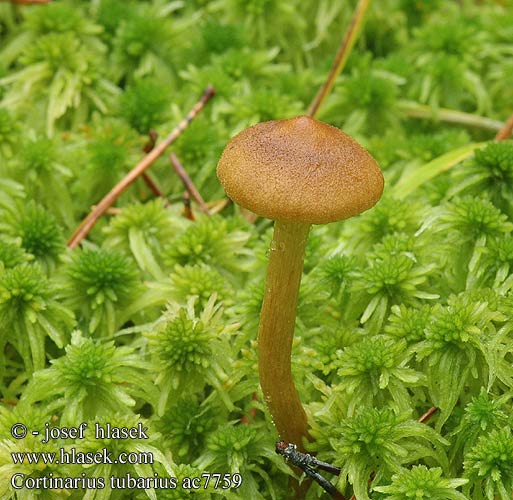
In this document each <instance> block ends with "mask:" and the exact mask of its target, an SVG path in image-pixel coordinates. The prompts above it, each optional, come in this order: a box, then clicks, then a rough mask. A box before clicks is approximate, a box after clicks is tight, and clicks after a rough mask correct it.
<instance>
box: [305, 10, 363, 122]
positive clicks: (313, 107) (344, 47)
mask: <svg viewBox="0 0 513 500" xmlns="http://www.w3.org/2000/svg"><path fill="white" fill-rule="evenodd" d="M370 3H371V0H359V2H358V5H357V6H356V8H355V10H354V13H353V18H352V19H351V24H350V25H349V28H348V29H347V32H346V34H345V35H344V38H343V39H342V42H341V44H340V47H339V49H338V51H337V54H336V56H335V60H334V61H333V64H332V65H331V69H330V72H329V73H328V77H327V78H326V81H325V82H324V84H323V86H322V87H321V88H320V89H319V92H317V95H316V96H315V98H314V100H313V101H312V104H310V107H309V108H308V116H311V117H312V118H315V115H316V114H317V112H318V111H319V108H320V107H321V104H322V103H323V102H324V100H325V99H326V97H327V96H328V95H329V93H330V92H331V89H332V88H333V85H334V84H335V80H336V79H337V76H338V75H339V74H340V72H341V71H342V69H343V68H344V66H345V64H346V62H347V58H348V57H349V54H350V53H351V49H352V48H353V46H354V43H355V41H356V39H357V37H358V35H359V34H360V31H361V27H362V25H363V21H364V19H365V13H366V12H367V9H368V8H369V5H370Z"/></svg>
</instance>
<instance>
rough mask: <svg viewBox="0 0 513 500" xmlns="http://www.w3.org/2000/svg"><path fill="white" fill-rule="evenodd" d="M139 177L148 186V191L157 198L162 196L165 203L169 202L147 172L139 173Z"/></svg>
mask: <svg viewBox="0 0 513 500" xmlns="http://www.w3.org/2000/svg"><path fill="white" fill-rule="evenodd" d="M141 177H142V178H143V180H144V182H145V183H146V185H147V186H148V187H149V188H150V191H151V192H152V193H153V194H154V195H155V196H156V197H157V198H163V199H164V200H165V202H166V205H169V202H168V201H167V200H166V195H165V194H164V193H163V192H162V191H161V190H160V188H159V187H158V186H157V183H156V182H155V181H154V180H153V179H152V178H151V177H150V176H149V174H147V173H146V172H144V173H143V174H141Z"/></svg>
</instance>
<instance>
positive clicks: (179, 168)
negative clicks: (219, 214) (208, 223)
mask: <svg viewBox="0 0 513 500" xmlns="http://www.w3.org/2000/svg"><path fill="white" fill-rule="evenodd" d="M169 159H170V160H171V165H173V168H174V169H175V172H176V173H177V175H178V177H180V180H181V181H182V183H183V185H184V187H185V189H186V190H187V192H188V193H189V195H190V197H191V198H192V199H193V200H194V201H195V202H196V203H197V204H198V205H199V206H200V208H201V210H202V212H204V213H205V214H207V215H210V210H209V209H208V207H207V205H206V203H205V200H204V199H203V197H202V196H201V194H200V192H199V191H198V190H197V189H196V186H195V185H194V183H193V182H192V180H191V178H190V177H189V174H188V173H187V171H186V170H185V168H184V167H183V165H182V164H181V163H180V161H179V160H178V158H177V156H176V155H175V154H174V153H171V154H170V155H169Z"/></svg>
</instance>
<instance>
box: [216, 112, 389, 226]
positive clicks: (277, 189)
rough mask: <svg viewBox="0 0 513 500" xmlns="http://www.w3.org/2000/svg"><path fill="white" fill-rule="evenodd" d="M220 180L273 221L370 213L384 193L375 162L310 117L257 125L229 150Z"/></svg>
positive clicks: (313, 220)
mask: <svg viewBox="0 0 513 500" xmlns="http://www.w3.org/2000/svg"><path fill="white" fill-rule="evenodd" d="M217 176H218V177H219V180H220V181H221V184H222V185H223V187H224V189H225V191H226V193H227V194H228V196H229V197H230V198H231V199H232V200H233V201H235V202H236V203H238V204H239V205H241V206H242V207H245V208H247V209H249V210H251V211H252V212H255V213H256V214H258V215H260V216H262V217H267V218H269V219H274V220H282V221H297V222H303V223H307V224H324V223H327V222H333V221H337V220H342V219H347V218H349V217H352V216H354V215H357V214H359V213H361V212H363V211H364V210H367V209H369V208H371V207H372V206H373V205H374V204H375V203H376V202H377V201H378V200H379V199H380V197H381V194H382V192H383V184H384V182H383V174H382V173H381V170H380V169H379V167H378V164H377V163H376V160H374V158H372V156H371V155H370V154H369V153H368V152H367V151H366V150H365V149H364V148H363V147H362V146H360V145H359V144H358V143H357V142H356V141H355V140H354V139H352V138H351V137H349V136H348V135H347V134H345V133H344V132H342V131H341V130H339V129H338V128H335V127H332V126H331V125H328V124H326V123H323V122H320V121H318V120H314V119H313V118H310V117H308V116H298V117H296V118H292V119H290V120H275V121H269V122H263V123H259V124H257V125H254V126H253V127H249V128H247V129H246V130H243V131H242V132H240V133H239V134H238V135H236V136H235V137H234V138H233V139H232V140H231V141H230V142H229V143H228V145H227V146H226V148H225V150H224V151H223V154H222V156H221V159H220V160H219V164H218V166H217Z"/></svg>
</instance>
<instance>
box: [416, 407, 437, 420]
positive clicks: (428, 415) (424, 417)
mask: <svg viewBox="0 0 513 500" xmlns="http://www.w3.org/2000/svg"><path fill="white" fill-rule="evenodd" d="M437 411H438V408H437V407H436V406H432V407H431V408H430V409H429V410H428V411H427V412H426V413H424V415H422V417H420V418H419V422H420V423H421V424H425V423H426V422H427V421H428V420H429V419H430V418H431V417H432V416H433V415H434V413H435V412H437Z"/></svg>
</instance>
